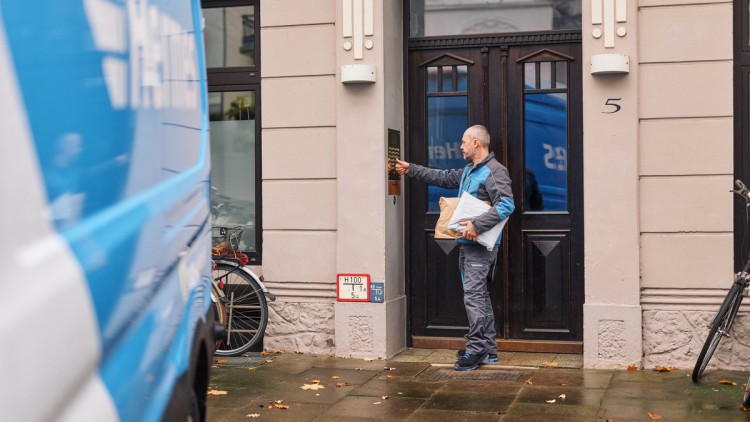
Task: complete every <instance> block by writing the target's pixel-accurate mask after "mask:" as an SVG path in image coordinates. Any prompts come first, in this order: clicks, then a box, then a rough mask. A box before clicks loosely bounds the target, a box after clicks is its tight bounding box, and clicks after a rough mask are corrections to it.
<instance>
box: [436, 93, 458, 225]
mask: <svg viewBox="0 0 750 422" xmlns="http://www.w3.org/2000/svg"><path fill="white" fill-rule="evenodd" d="M467 124H468V97H467V96H466V95H457V96H452V97H428V98H427V166H428V167H430V168H434V169H458V168H463V167H464V166H465V165H466V160H464V156H463V154H462V153H461V137H462V136H463V134H464V131H465V130H466V128H467ZM441 196H446V197H455V196H458V189H445V188H441V187H438V186H432V185H430V186H428V187H427V202H428V206H427V211H434V212H439V211H440V205H439V201H440V197H441Z"/></svg>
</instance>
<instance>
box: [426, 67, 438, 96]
mask: <svg viewBox="0 0 750 422" xmlns="http://www.w3.org/2000/svg"><path fill="white" fill-rule="evenodd" d="M437 69H438V68H437V67H434V66H433V67H428V68H427V92H437V90H438V89H437V73H438V72H437Z"/></svg>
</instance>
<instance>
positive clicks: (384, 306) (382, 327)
mask: <svg viewBox="0 0 750 422" xmlns="http://www.w3.org/2000/svg"><path fill="white" fill-rule="evenodd" d="M405 347H406V296H403V295H402V296H399V297H397V298H395V299H391V300H387V301H386V302H385V303H357V302H337V303H336V356H338V357H355V358H368V357H370V358H381V359H388V358H391V357H393V356H394V355H395V354H397V353H399V352H400V351H402V350H404V348H405Z"/></svg>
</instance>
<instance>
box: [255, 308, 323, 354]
mask: <svg viewBox="0 0 750 422" xmlns="http://www.w3.org/2000/svg"><path fill="white" fill-rule="evenodd" d="M268 312H269V315H268V328H266V334H265V338H264V339H263V347H264V348H265V349H267V350H269V349H273V350H280V351H282V352H299V353H313V354H329V353H333V351H334V348H335V335H334V321H335V320H334V304H333V303H332V302H330V303H310V302H303V303H299V302H270V303H269V304H268Z"/></svg>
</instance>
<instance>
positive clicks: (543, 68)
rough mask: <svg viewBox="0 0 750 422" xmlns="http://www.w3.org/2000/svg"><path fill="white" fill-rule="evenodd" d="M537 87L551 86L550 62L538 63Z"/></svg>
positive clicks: (546, 87)
mask: <svg viewBox="0 0 750 422" xmlns="http://www.w3.org/2000/svg"><path fill="white" fill-rule="evenodd" d="M539 88H541V89H550V88H552V62H541V63H539Z"/></svg>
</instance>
